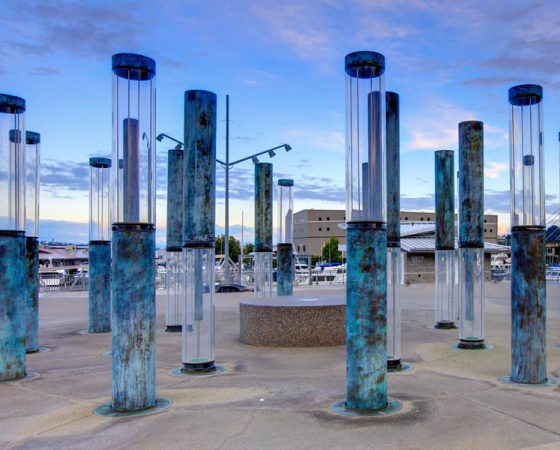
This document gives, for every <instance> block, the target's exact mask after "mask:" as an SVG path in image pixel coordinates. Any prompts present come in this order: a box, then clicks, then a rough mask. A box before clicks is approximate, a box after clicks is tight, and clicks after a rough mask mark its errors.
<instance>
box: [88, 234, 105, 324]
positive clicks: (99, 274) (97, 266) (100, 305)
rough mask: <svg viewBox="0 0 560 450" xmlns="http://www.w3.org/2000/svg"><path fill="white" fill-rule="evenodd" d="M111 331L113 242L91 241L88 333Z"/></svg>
mask: <svg viewBox="0 0 560 450" xmlns="http://www.w3.org/2000/svg"><path fill="white" fill-rule="evenodd" d="M110 331H111V241H102V240H98V241H89V308H88V332H90V333H108V332H110Z"/></svg>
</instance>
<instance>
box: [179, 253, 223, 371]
mask: <svg viewBox="0 0 560 450" xmlns="http://www.w3.org/2000/svg"><path fill="white" fill-rule="evenodd" d="M183 255H184V258H185V268H186V273H185V281H184V286H185V298H186V302H185V319H184V322H183V333H182V340H183V346H182V348H183V355H182V358H183V359H182V360H183V368H182V370H183V371H184V372H187V373H189V372H204V371H213V370H215V366H214V360H215V348H216V342H215V332H214V330H215V323H214V322H215V311H214V309H215V307H214V249H213V248H210V247H200V248H184V249H183Z"/></svg>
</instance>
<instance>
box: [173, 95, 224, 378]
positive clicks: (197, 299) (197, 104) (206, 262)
mask: <svg viewBox="0 0 560 450" xmlns="http://www.w3.org/2000/svg"><path fill="white" fill-rule="evenodd" d="M184 142H185V155H184V163H183V183H184V189H183V195H184V196H183V211H184V217H183V257H184V261H185V276H184V283H185V286H184V292H185V294H184V302H185V303H184V315H183V334H182V340H183V354H182V360H183V361H182V362H183V366H182V369H181V370H182V371H183V372H185V373H201V372H213V371H215V370H216V366H215V352H216V342H215V310H214V289H215V287H214V279H215V255H214V243H215V231H214V227H215V220H216V94H214V93H213V92H208V91H199V90H193V91H187V92H186V93H185V140H184Z"/></svg>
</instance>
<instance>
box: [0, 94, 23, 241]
mask: <svg viewBox="0 0 560 450" xmlns="http://www.w3.org/2000/svg"><path fill="white" fill-rule="evenodd" d="M24 138H25V100H24V99H22V98H20V97H15V96H13V95H7V94H0V195H1V196H2V197H1V198H2V199H3V201H1V202H0V230H14V231H15V230H20V231H23V230H25V206H24V205H25V185H24V183H25V178H24V176H25V175H24V174H25V141H24Z"/></svg>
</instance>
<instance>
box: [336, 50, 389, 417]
mask: <svg viewBox="0 0 560 450" xmlns="http://www.w3.org/2000/svg"><path fill="white" fill-rule="evenodd" d="M384 71H385V57H384V56H383V55H381V54H380V53H376V52H371V51H360V52H354V53H350V54H348V55H347V56H346V58H345V72H346V75H347V76H346V220H347V230H346V239H347V244H346V246H347V257H346V264H347V273H348V281H347V284H346V402H345V406H346V408H347V409H350V410H358V411H361V412H367V411H378V410H381V409H384V408H386V407H387V406H388V402H387V271H386V261H387V260H386V255H387V227H386V203H385V202H386V199H387V197H386V190H385V171H386V166H385V146H386V142H385V86H384V77H383V73H384Z"/></svg>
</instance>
